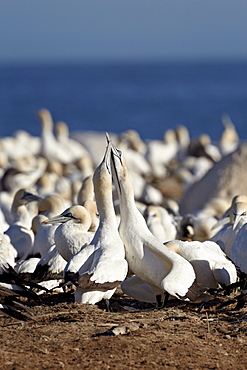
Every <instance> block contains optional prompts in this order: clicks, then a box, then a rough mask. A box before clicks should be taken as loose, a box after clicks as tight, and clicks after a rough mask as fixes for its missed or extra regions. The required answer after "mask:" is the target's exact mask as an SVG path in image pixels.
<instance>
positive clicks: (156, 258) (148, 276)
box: [111, 144, 195, 307]
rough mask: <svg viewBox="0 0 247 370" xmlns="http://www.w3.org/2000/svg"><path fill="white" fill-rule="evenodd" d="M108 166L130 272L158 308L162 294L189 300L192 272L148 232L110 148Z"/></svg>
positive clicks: (126, 177)
mask: <svg viewBox="0 0 247 370" xmlns="http://www.w3.org/2000/svg"><path fill="white" fill-rule="evenodd" d="M111 165H112V173H113V179H114V183H115V185H116V188H117V191H118V196H119V201H120V214H121V221H120V225H119V233H120V236H121V238H122V240H123V243H124V247H125V253H126V260H127V261H128V264H129V267H130V269H131V270H132V271H133V272H134V273H135V274H136V275H137V276H138V277H139V278H140V279H141V280H142V281H143V282H145V283H148V284H149V285H150V286H151V287H152V288H153V290H154V292H155V295H156V299H157V305H158V306H159V307H160V306H162V304H163V302H164V293H165V292H167V293H168V294H170V295H172V296H174V297H177V298H180V299H181V298H182V297H185V296H186V295H187V294H188V296H189V293H192V289H191V290H190V288H191V286H192V284H193V282H194V280H195V272H194V269H193V267H192V265H191V264H190V263H189V262H188V261H186V260H185V259H184V258H183V257H181V256H179V255H178V254H176V253H175V252H173V251H171V250H169V249H168V248H167V247H164V245H163V244H162V243H161V242H160V241H159V240H158V239H157V238H155V236H154V235H153V234H152V233H151V231H150V230H149V229H148V227H147V225H146V222H145V219H144V217H143V216H142V214H141V213H140V212H139V211H138V209H137V207H136V205H135V199H134V192H133V187H132V184H131V182H130V179H129V175H128V169H127V165H126V162H125V158H124V156H123V154H122V152H121V151H120V150H118V149H117V148H116V147H115V146H114V145H113V144H112V150H111ZM191 298H192V297H191ZM193 298H194V297H193Z"/></svg>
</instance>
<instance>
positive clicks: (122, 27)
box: [0, 0, 247, 62]
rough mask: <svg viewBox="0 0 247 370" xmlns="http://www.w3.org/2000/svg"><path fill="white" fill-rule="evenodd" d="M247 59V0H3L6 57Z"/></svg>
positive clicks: (0, 33)
mask: <svg viewBox="0 0 247 370" xmlns="http://www.w3.org/2000/svg"><path fill="white" fill-rule="evenodd" d="M195 58H203V59H211V58H213V59H217V58H224V59H225V58H231V59H232V58H245V59H246V58H247V0H149V1H147V0H88V1H85V0H66V1H65V0H0V62H5V61H12V62H13V61H67V60H69V61H71V60H76V61H77V60H102V59H104V60H116V59H117V60H133V59H139V60H142V59H155V60H157V59H161V60H167V59H195Z"/></svg>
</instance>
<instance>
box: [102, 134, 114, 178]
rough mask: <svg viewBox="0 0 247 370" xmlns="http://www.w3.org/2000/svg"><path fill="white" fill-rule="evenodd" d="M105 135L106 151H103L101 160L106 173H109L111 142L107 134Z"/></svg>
mask: <svg viewBox="0 0 247 370" xmlns="http://www.w3.org/2000/svg"><path fill="white" fill-rule="evenodd" d="M107 135H108V134H107ZM107 135H106V139H107V147H106V151H105V156H104V159H103V162H104V163H105V165H106V168H107V171H108V173H109V174H110V175H111V151H112V142H111V140H110V137H109V135H108V137H107Z"/></svg>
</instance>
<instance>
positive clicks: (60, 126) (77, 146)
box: [55, 121, 89, 163]
mask: <svg viewBox="0 0 247 370" xmlns="http://www.w3.org/2000/svg"><path fill="white" fill-rule="evenodd" d="M55 130H56V136H57V140H58V142H59V143H61V144H62V145H63V146H64V150H66V151H67V152H68V154H69V155H70V156H71V158H70V162H71V163H72V162H75V161H77V160H79V159H81V158H82V157H85V156H86V157H89V153H88V151H87V150H86V148H85V147H84V146H83V145H82V144H81V143H79V141H77V140H74V139H72V138H70V137H69V127H68V125H67V123H66V122H64V121H58V122H57V123H56V125H55Z"/></svg>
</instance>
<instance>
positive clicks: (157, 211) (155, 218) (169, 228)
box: [143, 205, 177, 243]
mask: <svg viewBox="0 0 247 370" xmlns="http://www.w3.org/2000/svg"><path fill="white" fill-rule="evenodd" d="M143 216H144V218H145V220H146V223H147V226H148V228H149V230H150V231H151V232H152V234H154V236H155V237H156V238H157V239H158V240H159V241H161V242H162V243H164V242H166V241H168V240H172V239H175V238H176V235H177V229H176V224H175V220H174V219H173V217H172V216H170V215H169V213H168V212H167V210H166V209H165V208H164V207H161V206H154V205H151V206H148V207H147V208H146V209H145V211H144V214H143Z"/></svg>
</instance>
